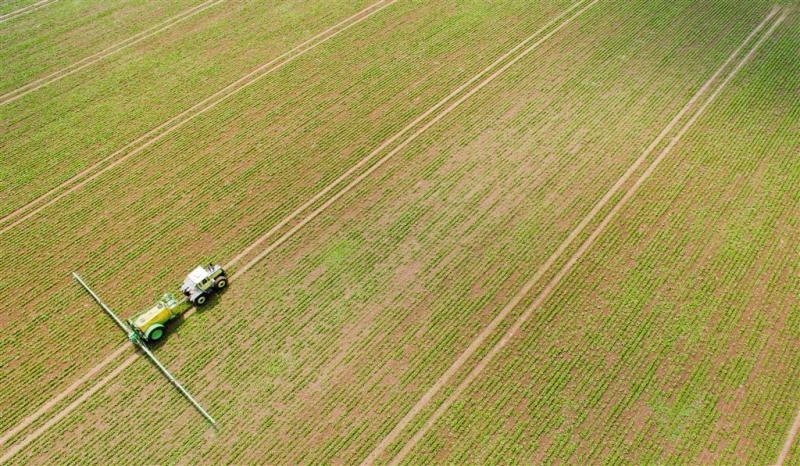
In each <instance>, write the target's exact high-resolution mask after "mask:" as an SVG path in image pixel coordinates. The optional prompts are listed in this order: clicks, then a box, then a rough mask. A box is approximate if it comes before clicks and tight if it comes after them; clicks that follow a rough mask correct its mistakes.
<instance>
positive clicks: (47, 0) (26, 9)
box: [0, 0, 58, 23]
mask: <svg viewBox="0 0 800 466" xmlns="http://www.w3.org/2000/svg"><path fill="white" fill-rule="evenodd" d="M57 1H58V0H40V1H38V2H36V3H32V4H30V5H28V6H24V7H22V8H20V9H18V10H14V11H12V12H9V13H6V14H4V15H0V23H4V22H6V21H8V20H10V19H14V18H16V17H18V16H22V15H26V14H28V13H31V12H34V11H36V10H38V9H40V8H44V7H46V6H47V5H49V4H51V3H55V2H57Z"/></svg>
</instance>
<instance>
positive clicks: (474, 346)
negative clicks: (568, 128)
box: [364, 7, 785, 464]
mask: <svg viewBox="0 0 800 466" xmlns="http://www.w3.org/2000/svg"><path fill="white" fill-rule="evenodd" d="M778 10H779V8H778V7H775V8H773V9H772V11H771V12H770V13H769V14H768V15H767V17H766V18H765V19H764V20H763V21H762V22H761V24H759V25H758V26H757V27H756V28H755V29H754V30H753V31H752V32H751V33H750V35H749V36H748V37H747V38H746V39H745V41H744V42H743V43H742V44H741V45H740V46H739V47H738V48H737V49H736V50H735V51H734V52H733V53H732V54H731V56H730V57H729V58H728V59H727V60H726V61H725V63H723V65H722V66H721V67H720V68H719V69H718V70H717V72H715V73H714V75H713V76H712V77H711V78H710V79H709V80H708V81H707V82H706V83H705V84H704V85H703V87H701V88H700V90H699V91H698V92H697V93H696V94H695V96H694V97H692V99H691V100H690V101H689V102H688V103H687V104H686V106H684V108H683V109H682V110H681V111H680V112H679V113H678V115H676V118H675V119H673V120H672V121H671V122H670V124H669V125H667V127H666V128H665V129H664V131H662V133H661V134H659V136H658V137H657V138H656V140H655V141H654V143H653V144H651V145H650V146H649V147H648V148H647V149H646V151H645V153H644V154H642V156H641V157H640V158H639V159H637V160H636V162H634V164H633V165H632V166H631V168H629V170H628V171H626V173H625V174H624V175H623V177H622V178H620V180H619V181H618V182H617V183H616V184H615V185H614V186H612V188H611V190H610V191H609V192H608V193H607V194H606V195H605V196H604V197H603V198H602V199H601V201H600V202H599V203H598V204H597V205H596V206H595V208H594V209H592V211H591V212H590V213H589V214H588V215H587V217H586V218H584V220H583V221H581V223H580V224H579V225H578V226H577V227H576V229H575V230H573V231H572V233H570V235H569V236H568V238H567V239H566V240H565V241H564V243H562V244H561V245H560V246H559V248H558V249H557V250H556V252H555V253H554V254H553V256H551V257H550V258H548V260H547V261H546V262H545V263H544V264H543V265H542V267H540V268H539V270H537V272H536V273H535V274H534V276H533V277H532V278H531V280H529V281H528V282H527V283H526V284H525V286H524V287H523V288H522V290H521V291H520V293H518V294H517V295H516V296H515V297H514V299H513V300H512V301H511V302H510V303H509V304H508V305H507V306H506V307H505V308H503V310H502V311H501V312H500V313H499V314H498V315H497V317H496V318H495V319H494V320H493V321H492V322H491V323H490V324H489V326H487V327H486V328H485V329H484V330H483V331H482V332H481V333H480V334H478V336H477V337H476V339H475V340H474V341H473V342H472V343H471V344H470V346H469V347H468V348H467V349H466V350H465V351H464V353H462V354H461V355H460V356H459V358H458V359H457V360H456V361H455V362H454V363H453V365H452V366H451V367H450V368H449V369H448V370H447V371H446V372H445V373H444V374H442V376H441V377H440V378H439V379H438V380H437V381H436V383H434V385H433V386H431V388H430V389H429V390H428V391H427V392H426V393H425V394H424V395H423V397H422V398H420V400H419V401H418V402H417V403H416V404H415V405H414V407H412V408H411V410H410V411H409V412H408V413H407V414H406V416H405V417H403V418H402V419H401V420H400V422H399V423H398V424H397V425H396V426H395V428H394V429H393V430H392V431H391V432H390V433H389V434H388V435H387V436H386V437H385V438H384V439H383V440H382V441H381V442H380V444H378V446H377V447H376V448H375V450H374V451H373V452H372V453H370V455H369V456H368V457H367V458H366V459H365V461H364V464H372V463H374V462H375V461H376V460H377V459H378V457H379V456H380V455H382V454H383V453H384V451H385V450H386V448H387V447H388V446H389V445H391V444H392V443H393V442H394V441H396V440H397V438H398V437H399V435H400V434H401V433H402V431H403V430H404V429H405V428H406V427H407V426H408V425H409V423H410V422H411V421H412V420H413V418H414V417H415V416H416V415H417V414H419V413H420V412H421V411H422V410H423V409H424V408H425V407H426V406H427V405H428V404H429V403H430V401H431V400H432V399H433V397H434V396H435V395H436V394H437V393H438V392H439V391H440V390H441V388H443V387H444V386H445V385H446V384H447V383H448V382H449V381H450V379H451V378H452V377H453V376H454V375H455V373H456V372H458V371H459V370H460V369H461V368H462V367H463V366H464V364H466V362H467V361H468V360H469V359H470V358H471V357H472V356H473V355H474V354H475V352H476V351H477V350H478V348H479V347H480V346H481V344H482V343H483V342H484V341H485V340H486V338H488V337H489V335H490V334H491V333H492V332H493V331H494V330H495V329H496V328H497V326H498V325H499V324H500V322H501V321H502V320H503V319H504V318H505V317H506V316H507V315H508V314H509V313H510V312H511V310H512V309H513V308H514V306H515V305H516V304H518V303H519V301H521V300H522V299H523V297H524V296H525V295H526V294H527V293H528V292H529V291H530V290H531V289H532V288H533V286H534V285H535V283H536V282H537V281H538V280H539V279H540V278H541V277H542V275H544V273H545V272H546V270H547V269H548V268H549V267H551V266H552V265H553V263H554V262H555V261H556V259H557V257H558V255H560V254H561V253H562V252H563V251H564V250H565V249H566V248H567V246H568V245H569V243H571V242H572V241H573V240H574V239H575V238H576V237H577V236H578V234H580V232H581V231H582V230H583V228H584V227H585V226H586V225H587V224H588V223H589V222H590V221H591V219H592V218H593V217H594V216H595V215H596V214H597V213H598V212H599V211H600V210H601V209H602V208H603V207H604V206H605V205H606V204H607V203H608V201H609V200H610V199H611V198H612V197H613V196H614V194H616V192H617V191H618V190H619V188H620V187H621V186H622V185H623V184H624V182H625V181H626V180H627V178H628V177H629V176H630V175H631V174H632V172H633V171H635V169H636V168H637V167H638V166H639V165H640V164H641V163H642V162H643V161H644V160H645V159H646V158H647V156H648V155H649V154H650V152H652V151H653V150H654V148H655V146H657V145H658V142H660V141H661V140H663V138H664V137H665V136H666V134H667V133H668V132H669V131H670V130H671V129H672V128H673V127H674V126H675V125H676V124H677V123H678V120H679V119H680V117H682V116H683V114H685V113H686V112H687V111H688V109H689V108H690V107H691V106H692V104H694V103H695V102H696V101H697V100H698V99H699V98H700V96H701V95H702V94H704V93H705V91H706V90H707V89H708V88H709V86H710V85H711V83H712V82H713V81H715V80H716V78H717V77H718V76H719V75H720V73H722V71H723V70H724V69H725V68H726V67H727V66H728V65H729V64H730V62H731V61H733V60H734V58H735V57H736V56H737V55H739V53H740V52H741V51H742V49H743V48H744V47H745V46H746V45H747V44H748V43H749V42H750V41H751V40H752V39H753V37H754V36H755V35H756V34H757V33H758V32H759V31H760V30H761V29H763V27H764V26H765V25H766V24H767V22H768V21H769V20H770V19H771V18H772V17H774V16H775V14H776V13H777V12H778ZM784 18H785V15H784V16H781V17H780V18H779V19H778V20H777V21H775V22H774V23H773V25H772V27H770V29H769V30H768V31H767V32H766V33H765V34H764V36H762V37H761V38H760V39H759V41H758V42H757V43H756V44H755V45H754V46H753V48H752V49H751V50H750V52H749V53H748V54H747V55H746V56H745V57H744V58H743V59H742V60H741V61H740V62H739V63H738V64H737V65H736V67H735V68H734V69H733V70H732V71H731V72H730V74H729V75H728V76H727V77H726V79H725V80H724V81H723V82H722V83H721V84H720V85H719V87H717V89H716V90H715V91H714V92H713V93H712V94H711V95H710V96H709V97H708V99H707V100H706V101H705V102H704V103H703V105H702V106H701V107H700V108H699V109H698V110H697V112H696V113H695V114H694V115H692V117H691V118H690V119H689V120H688V121H687V122H686V124H685V125H684V126H683V127H682V128H681V129H680V131H679V132H678V133H677V134H676V135H675V136H674V137H673V138H672V139H671V140H670V142H669V144H668V145H667V146H665V147H664V149H663V150H662V151H661V153H660V154H659V155H658V156H657V157H656V159H654V160H653V162H652V163H651V164H650V166H648V167H647V169H646V170H645V171H644V172H643V173H642V175H641V176H640V177H639V178H638V179H637V180H636V182H635V183H634V184H633V185H632V186H631V187H630V188H629V189H628V191H627V192H626V193H625V194H624V195H623V197H622V198H621V199H620V201H619V202H618V203H617V204H616V205H615V206H614V207H613V208H612V210H611V211H610V212H609V213H608V214H607V215H606V217H605V218H604V219H603V221H602V222H601V223H600V224H599V225H598V226H597V228H596V229H595V230H594V231H592V233H591V234H590V235H589V237H588V238H587V239H586V240H585V241H584V243H583V244H581V246H580V248H578V250H577V251H576V252H575V253H574V254H573V255H572V257H570V259H569V260H568V261H567V262H566V264H564V266H563V267H562V268H561V269H560V270H559V272H558V273H557V274H556V275H555V276H554V277H553V279H552V280H551V281H550V282H549V283H548V284H547V285H546V286H545V288H544V289H543V290H542V292H541V293H540V294H539V295H538V296H537V298H536V300H535V301H534V302H533V303H532V304H531V306H530V307H528V308H527V309H526V310H525V312H524V313H522V315H520V317H519V318H518V319H517V321H516V322H514V324H513V325H512V326H511V328H509V330H508V332H506V334H505V335H503V337H502V338H501V339H500V341H498V342H497V344H495V346H494V347H492V349H491V350H490V351H489V352H488V353H487V354H486V355H485V356H484V357H483V358H482V359H481V360H480V361H479V362H478V364H477V365H476V366H475V367H474V368H473V369H472V370H471V371H470V372H469V374H468V375H467V376H466V377H465V378H464V380H463V381H462V382H461V383H460V384H459V385H458V387H457V388H456V389H455V390H454V391H453V393H452V394H451V395H450V396H449V397H448V398H447V399H446V400H445V401H444V402H443V403H442V404H441V405H440V406H439V407H438V408H437V409H436V411H434V413H433V414H432V415H431V417H430V418H428V420H427V421H426V422H425V424H424V425H423V426H422V427H421V428H420V429H419V430H418V431H417V432H416V433H415V434H414V436H413V437H412V438H411V439H410V440H409V441H408V442H407V443H406V444H405V445H404V446H403V448H402V449H401V450H400V452H399V453H398V454H397V456H395V457H394V458H393V459H392V464H398V463H399V462H400V461H402V459H403V458H404V457H405V456H406V455H407V454H408V453H409V452H410V451H411V450H412V449H413V447H414V446H415V445H416V444H417V442H419V440H420V439H421V438H422V437H423V436H424V435H425V433H427V431H428V430H429V429H430V428H431V427H432V426H433V424H434V423H435V422H436V421H437V420H438V419H439V417H441V415H442V414H444V412H445V411H446V410H447V409H448V408H449V407H450V405H452V403H453V402H454V401H455V400H456V399H457V398H458V397H459V396H460V395H461V393H462V392H463V391H464V390H465V389H466V388H467V387H468V386H469V385H470V383H472V381H473V380H474V379H475V378H477V377H478V375H479V374H480V373H481V372H482V371H483V369H484V368H485V367H486V366H487V365H488V364H489V362H490V361H491V360H492V359H493V358H494V356H495V355H496V354H497V353H498V352H500V350H501V349H502V348H503V347H505V345H506V344H508V342H509V341H510V340H511V338H512V337H513V336H514V335H515V334H516V333H518V332H519V330H520V328H521V327H522V325H523V324H524V323H525V321H527V320H528V318H530V316H531V315H532V314H533V312H534V311H535V310H537V309H538V308H539V307H540V306H541V305H542V303H543V302H544V301H545V299H547V297H549V295H550V293H552V291H553V290H554V289H555V288H556V286H557V285H558V284H559V282H560V281H561V279H562V278H563V277H564V276H565V275H566V274H567V273H568V272H569V271H570V270H571V269H572V267H573V266H574V265H575V264H576V263H577V261H578V260H579V259H580V258H581V257H582V256H583V254H585V253H586V251H587V250H588V249H589V247H590V246H591V245H592V243H593V242H594V241H595V240H596V239H597V237H598V236H599V235H600V234H601V233H602V231H603V230H604V229H605V227H606V226H607V225H608V223H609V222H610V221H611V220H612V218H613V217H614V216H615V215H616V213H617V212H618V211H619V210H620V209H621V208H622V207H623V206H624V205H625V204H626V203H627V201H628V200H629V199H630V198H631V197H632V196H633V195H634V194H635V193H636V191H637V190H638V188H639V187H640V186H641V184H642V183H643V182H644V181H645V180H646V179H647V178H649V177H650V175H651V174H652V173H653V171H654V170H655V168H656V167H657V166H658V164H659V163H660V162H661V161H662V160H663V159H664V157H665V156H666V155H667V154H668V153H669V152H670V151H671V150H672V149H673V148H674V147H675V145H677V143H678V142H679V141H680V139H681V138H682V137H683V135H684V134H685V133H686V132H687V131H688V130H689V129H690V128H691V127H692V126H693V125H694V123H695V122H696V121H697V119H698V118H699V117H700V116H701V115H702V114H703V113H704V112H705V110H706V109H707V108H708V106H709V105H710V104H711V103H712V102H713V101H714V100H716V98H717V97H718V96H719V94H720V93H721V92H722V90H723V89H724V88H725V87H726V86H727V84H728V83H729V82H730V81H731V80H732V79H733V78H734V76H736V74H737V73H738V72H739V70H740V69H741V68H742V67H743V66H744V65H745V64H746V63H747V62H748V61H749V60H750V59H751V58H752V57H753V55H754V54H755V52H756V50H758V48H759V47H760V46H761V45H762V44H763V43H764V41H765V40H766V39H767V38H768V37H769V36H771V35H772V33H773V32H774V30H775V28H776V27H777V26H778V25H779V24H780V23H781V22H782V21H783V20H784Z"/></svg>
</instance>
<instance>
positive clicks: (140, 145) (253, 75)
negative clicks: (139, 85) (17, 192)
mask: <svg viewBox="0 0 800 466" xmlns="http://www.w3.org/2000/svg"><path fill="white" fill-rule="evenodd" d="M396 2H397V0H381V1H379V2H377V3H374V4H372V5H370V6H368V7H367V8H365V9H363V10H361V11H359V12H358V13H356V14H355V15H353V16H350V17H349V18H347V19H345V20H343V21H341V22H339V23H337V24H336V25H334V26H331V27H330V28H328V29H326V30H324V31H322V32H320V33H319V34H317V35H315V36H314V37H311V38H310V39H307V40H306V41H304V42H303V43H301V44H299V45H297V46H296V47H294V48H293V49H291V50H289V51H287V52H285V53H283V54H281V55H280V56H278V57H276V58H274V59H272V60H270V61H269V62H267V63H264V64H263V65H261V66H259V67H258V68H256V69H254V70H253V71H251V72H249V73H248V74H246V75H244V76H243V77H241V78H239V79H238V80H236V81H234V82H233V83H231V84H229V85H227V86H225V87H224V88H222V89H220V90H219V91H217V92H215V93H214V94H212V95H210V96H208V97H206V98H205V99H203V100H202V101H200V102H198V103H197V104H195V105H193V106H192V107H190V108H189V109H187V110H184V111H183V112H181V113H180V114H178V115H176V116H174V117H173V118H171V119H169V120H168V121H166V122H164V123H163V124H161V125H160V126H158V127H156V128H154V129H152V130H150V131H148V132H147V133H145V134H144V135H143V136H141V137H139V138H138V139H136V140H135V141H133V142H131V143H129V144H128V145H126V146H125V147H123V148H122V149H120V150H118V151H116V152H114V153H113V154H111V155H109V156H107V157H105V158H103V159H102V160H99V161H97V162H95V163H94V164H92V165H91V166H89V167H88V168H86V169H84V170H83V171H81V172H80V173H78V174H76V175H74V176H73V177H71V178H70V179H68V180H66V181H64V182H63V183H61V184H60V185H59V186H57V187H55V188H53V189H51V190H50V191H48V192H47V193H45V194H43V195H41V196H39V197H37V198H36V199H34V200H32V201H31V202H29V203H28V204H26V205H24V206H22V207H20V208H18V209H16V210H15V211H13V212H11V213H9V214H8V215H6V216H5V217H3V218H1V219H0V223H2V222H6V221H8V220H11V219H13V218H14V217H19V218H17V219H16V220H14V221H12V222H11V223H9V224H8V225H6V226H4V227H2V228H0V234H3V233H5V232H7V231H8V230H10V229H12V228H14V227H15V226H17V225H19V224H20V223H22V222H24V221H25V220H27V219H29V218H31V217H33V216H34V215H36V214H37V213H39V212H41V211H42V210H44V209H45V208H47V207H49V206H51V205H53V204H54V203H55V202H57V201H59V200H60V199H62V198H63V197H65V196H67V195H68V194H70V193H72V192H75V191H77V190H78V189H80V188H82V187H83V186H85V185H86V184H88V183H89V182H91V181H92V180H94V179H95V178H97V177H99V176H100V175H102V174H103V173H105V172H107V171H109V170H111V169H112V168H114V167H116V166H117V165H119V164H121V163H123V162H125V161H126V160H128V159H129V158H131V157H133V156H134V155H136V154H138V153H140V152H142V151H143V150H144V149H146V148H148V147H150V146H151V145H153V144H154V143H156V142H158V141H160V140H161V139H163V138H165V137H166V136H168V135H169V134H170V133H172V132H173V131H175V130H177V129H179V128H181V127H182V126H183V125H185V124H186V123H189V122H190V121H192V120H194V119H195V118H197V117H198V116H200V115H202V114H203V113H205V112H207V111H209V110H211V109H212V108H214V107H216V106H217V105H219V104H220V103H222V102H224V101H226V100H228V99H229V98H230V97H232V96H234V95H236V94H237V93H239V92H240V91H242V90H244V89H246V88H248V87H249V86H251V85H253V84H255V83H256V82H257V81H259V80H260V79H261V78H263V77H265V76H267V75H269V74H270V73H272V72H274V71H277V70H279V69H281V68H283V67H284V66H286V65H287V64H289V63H290V62H292V61H293V60H294V59H295V58H298V57H300V56H302V55H304V54H305V53H307V52H309V51H311V50H313V49H315V48H316V47H318V46H320V45H322V44H324V43H325V42H327V41H329V40H330V39H332V38H334V37H336V36H338V35H339V34H341V33H342V32H344V31H346V30H348V29H350V28H351V27H353V26H355V25H357V24H359V23H361V22H363V21H365V20H366V19H368V18H369V17H371V16H372V15H374V14H376V13H378V12H379V11H381V10H383V9H385V8H387V7H388V6H390V5H392V4H394V3H396ZM123 154H124V155H123ZM79 180H80V181H79ZM73 182H77V183H76V184H74V185H72V186H70V184H71V183H73ZM68 186H69V188H67V187H68ZM64 188H67V189H66V190H65V191H61V190H62V189H64ZM59 191H61V192H60V193H59V194H56V193H57V192H59ZM54 194H55V196H54V197H52V198H50V199H49V200H46V199H47V198H48V197H50V196H53V195H54ZM40 203H41V205H39V206H38V207H34V206H36V205H37V204H40Z"/></svg>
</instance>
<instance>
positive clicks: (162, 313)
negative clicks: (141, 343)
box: [128, 293, 181, 342]
mask: <svg viewBox="0 0 800 466" xmlns="http://www.w3.org/2000/svg"><path fill="white" fill-rule="evenodd" d="M179 307H180V303H179V302H178V300H177V299H175V295H173V294H172V293H165V294H164V295H163V296H162V297H161V299H159V300H158V302H157V303H156V305H155V306H153V307H151V308H150V309H148V310H146V311H144V312H142V313H141V314H138V315H135V316H133V317H131V318H130V319H128V325H130V327H131V331H132V332H133V333H134V334H135V335H130V338H131V339H134V338H136V337H138V338H141V339H144V340H145V341H151V342H153V341H158V340H160V339H161V338H162V337H163V336H164V332H165V331H166V328H165V325H166V324H167V322H169V321H170V320H172V319H174V318H176V317H178V316H179V315H181V310H180V309H179Z"/></svg>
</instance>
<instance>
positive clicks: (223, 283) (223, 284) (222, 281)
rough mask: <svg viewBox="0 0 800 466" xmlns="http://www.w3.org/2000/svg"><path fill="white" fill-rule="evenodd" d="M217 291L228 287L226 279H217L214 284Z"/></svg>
mask: <svg viewBox="0 0 800 466" xmlns="http://www.w3.org/2000/svg"><path fill="white" fill-rule="evenodd" d="M214 285H215V286H216V287H217V289H218V290H221V289H223V288H225V287H226V286H228V279H227V278H226V277H220V278H218V279H217V282H216V283H215V284H214Z"/></svg>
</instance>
